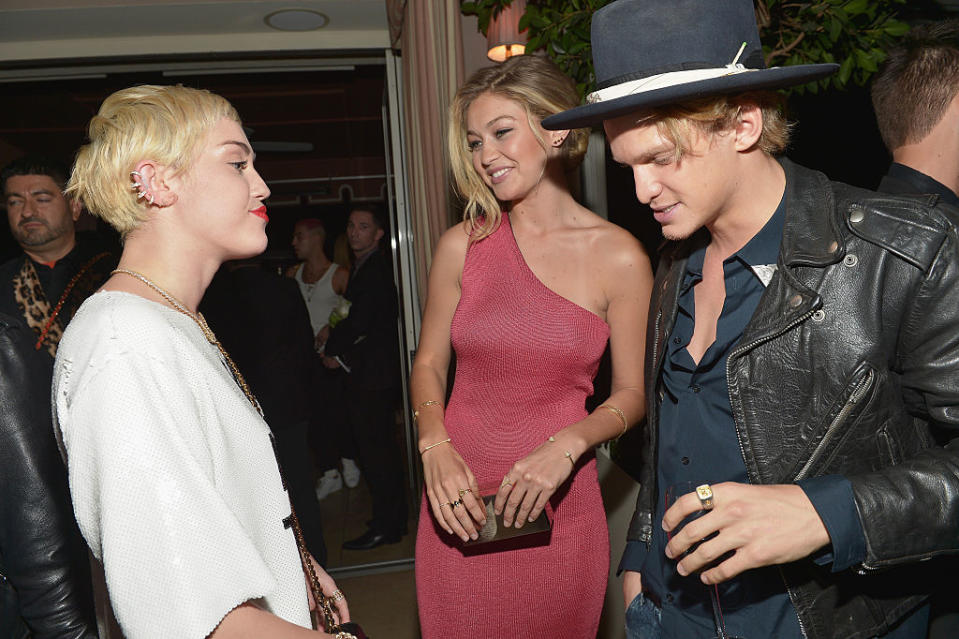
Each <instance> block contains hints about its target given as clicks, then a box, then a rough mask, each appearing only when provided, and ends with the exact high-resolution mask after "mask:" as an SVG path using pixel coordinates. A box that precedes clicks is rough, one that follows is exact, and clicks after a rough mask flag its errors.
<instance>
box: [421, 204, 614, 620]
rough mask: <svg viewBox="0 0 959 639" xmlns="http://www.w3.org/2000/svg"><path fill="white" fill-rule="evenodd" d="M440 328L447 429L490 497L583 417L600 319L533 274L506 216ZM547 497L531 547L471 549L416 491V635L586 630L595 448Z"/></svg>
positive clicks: (597, 534)
mask: <svg viewBox="0 0 959 639" xmlns="http://www.w3.org/2000/svg"><path fill="white" fill-rule="evenodd" d="M450 333H451V339H452V345H453V349H454V350H455V352H456V379H455V381H454V384H453V393H452V396H451V398H450V401H449V405H448V406H447V407H446V430H447V432H448V433H449V436H450V437H451V438H452V443H453V445H454V446H455V447H456V450H457V451H458V452H459V454H460V455H462V457H463V459H464V460H465V462H466V463H467V464H468V465H469V467H470V469H471V470H472V471H473V474H474V475H475V476H476V479H477V482H478V483H479V486H480V487H481V489H483V488H484V487H492V488H493V489H494V490H491V491H488V492H494V491H495V488H497V487H498V486H499V483H500V481H501V480H502V478H503V477H504V476H505V475H506V473H507V471H509V469H510V467H511V466H512V465H513V463H514V462H516V461H517V460H518V459H521V458H523V457H524V456H526V455H527V454H529V453H530V451H532V450H533V449H534V448H536V447H537V446H539V445H540V444H542V443H543V442H544V441H546V439H547V438H548V437H549V436H550V435H552V434H553V433H555V432H556V431H558V430H560V429H561V428H563V427H565V426H567V425H568V424H571V423H574V422H577V421H579V420H581V419H583V418H584V417H585V416H586V408H585V400H586V398H587V397H588V396H589V395H591V394H592V392H593V377H594V376H595V374H596V370H597V367H598V366H599V360H600V357H601V356H602V354H603V351H604V350H605V347H606V343H607V341H608V339H609V326H608V325H607V324H606V322H604V321H603V320H602V319H601V318H600V317H599V316H598V315H595V314H594V313H592V312H590V311H587V310H586V309H584V308H582V307H580V306H578V305H576V304H575V303H573V302H571V301H570V300H568V299H566V298H564V297H561V296H560V295H558V294H557V293H555V292H553V291H552V290H550V289H549V288H547V287H546V285H545V284H543V283H542V282H541V281H540V280H539V279H538V278H537V277H536V276H535V274H534V273H533V272H532V271H531V270H530V268H529V266H528V265H527V264H526V261H525V260H524V259H523V255H522V253H521V252H520V250H519V247H518V245H517V244H516V239H515V237H514V235H513V231H512V228H511V226H510V224H509V219H508V216H507V215H506V214H504V215H503V221H502V223H501V224H500V225H499V228H498V229H497V230H496V231H495V232H493V233H492V234H491V235H489V236H488V237H486V238H485V239H483V240H480V241H479V242H475V243H472V244H471V245H470V247H469V249H468V250H467V254H466V262H465V265H464V268H463V277H462V294H461V297H460V301H459V304H458V306H457V308H456V312H455V314H454V315H453V321H452V326H451V330H450ZM562 454H563V451H562V450H557V455H559V456H560V457H562ZM551 504H552V508H553V527H552V530H551V532H550V533H549V534H548V536H546V535H539V541H538V542H537V544H536V545H531V546H530V545H528V546H527V547H516V546H517V545H514V546H512V547H509V548H508V549H505V550H499V551H496V552H480V553H476V552H474V551H472V550H469V549H467V550H465V552H464V547H463V546H462V544H461V542H460V540H459V538H458V537H456V536H455V535H449V534H447V533H446V532H445V531H444V530H443V529H442V528H440V527H439V526H438V525H437V524H436V522H435V520H434V518H433V514H432V511H431V510H430V508H429V503H428V501H427V500H426V498H425V495H424V499H423V502H422V507H421V508H420V519H419V527H418V532H417V538H416V593H417V600H418V606H419V615H420V626H421V629H422V634H423V637H424V638H425V639H471V638H474V637H475V638H477V639H479V638H482V639H489V638H505V637H529V638H531V639H532V638H536V639H540V638H544V639H545V638H549V639H563V638H565V637H568V638H569V639H585V638H588V637H595V636H596V631H597V628H598V625H599V616H600V612H601V610H602V607H603V599H604V595H605V592H606V580H607V575H608V572H609V536H608V532H607V527H606V515H605V511H604V509H603V501H602V497H601V495H600V491H599V483H598V481H597V476H596V458H595V456H594V455H593V454H591V453H589V454H586V455H583V456H582V458H581V459H580V460H579V462H578V463H577V464H576V467H575V470H574V474H573V475H572V476H571V478H570V479H569V480H567V481H566V482H565V483H564V484H563V485H562V486H561V487H560V489H559V490H558V491H557V492H556V493H555V494H554V495H553V497H552V499H551ZM532 538H533V536H532V535H531V536H529V539H532ZM499 543H503V542H499ZM519 546H522V544H519Z"/></svg>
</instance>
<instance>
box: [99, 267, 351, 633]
mask: <svg viewBox="0 0 959 639" xmlns="http://www.w3.org/2000/svg"><path fill="white" fill-rule="evenodd" d="M116 273H123V274H124V275H129V276H130V277H134V278H136V279H138V280H140V281H141V282H143V283H144V284H146V285H147V286H149V287H150V288H151V289H153V290H154V291H156V292H157V293H158V294H159V295H160V296H161V297H162V298H163V299H165V300H166V301H167V302H168V303H169V304H170V306H172V307H173V308H174V309H176V310H177V311H179V312H181V313H183V314H184V315H186V316H187V317H189V318H190V319H192V320H193V321H194V322H196V324H197V326H199V327H200V331H202V333H203V335H204V336H205V337H206V339H207V341H209V342H210V343H211V344H213V345H214V346H216V348H217V350H218V351H220V354H221V355H223V359H225V360H226V363H227V365H228V366H229V367H230V371H231V372H232V373H233V377H234V379H235V380H236V382H237V384H238V385H239V387H240V390H242V391H243V394H244V395H246V398H247V399H248V400H249V401H250V404H252V405H253V408H255V409H256V411H257V412H258V413H259V414H260V416H261V417H262V416H263V410H262V409H261V408H260V403H259V402H257V401H256V397H254V396H253V392H252V391H251V390H250V387H249V386H248V385H247V383H246V380H245V379H243V375H242V374H240V369H239V368H237V365H236V364H235V363H234V362H233V358H231V357H230V354H229V353H227V352H226V349H225V348H223V345H222V344H220V341H219V340H218V339H217V338H216V335H214V334H213V330H212V329H211V328H210V326H209V324H207V323H206V319H204V317H203V315H202V314H201V313H194V312H193V311H191V310H190V309H188V308H187V307H186V306H184V304H183V303H182V302H181V301H180V300H178V299H177V298H175V297H173V295H171V294H170V293H168V292H167V291H165V290H163V289H162V288H160V286H159V285H158V284H157V283H156V282H154V281H153V280H151V279H149V278H148V277H146V276H145V275H143V274H142V273H138V272H136V271H131V270H129V269H125V268H118V269H115V270H114V271H113V272H111V273H110V274H111V275H113V274H116ZM277 470H279V472H280V474H281V477H282V473H283V469H282V468H280V466H279V464H277ZM285 485H286V481H285V480H284V486H285ZM287 496H289V490H287ZM290 524H291V526H292V528H293V539H294V540H295V541H296V550H297V552H298V553H299V555H300V563H301V564H302V565H303V571H304V572H305V573H306V575H307V577H308V578H309V582H310V590H311V591H312V592H313V599H314V601H316V608H317V610H318V611H321V612H322V614H323V627H324V628H325V629H326V632H329V633H331V632H336V631H337V630H338V629H339V627H338V626H337V623H336V618H335V617H334V616H333V598H332V597H327V596H326V595H324V594H323V588H322V587H321V586H320V579H319V577H317V576H316V570H315V569H314V568H313V562H312V561H310V553H309V551H308V550H307V549H306V542H305V541H304V539H303V529H302V528H301V527H300V520H299V518H298V517H297V516H296V511H295V510H294V509H293V500H292V498H291V499H290Z"/></svg>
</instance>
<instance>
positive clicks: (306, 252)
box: [286, 218, 360, 501]
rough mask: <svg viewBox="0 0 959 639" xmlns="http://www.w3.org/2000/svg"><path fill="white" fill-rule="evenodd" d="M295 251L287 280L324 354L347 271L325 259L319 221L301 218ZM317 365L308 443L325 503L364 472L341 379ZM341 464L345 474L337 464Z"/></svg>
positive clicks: (318, 492)
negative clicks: (343, 400)
mask: <svg viewBox="0 0 959 639" xmlns="http://www.w3.org/2000/svg"><path fill="white" fill-rule="evenodd" d="M291 243H292V245H293V251H294V253H295V254H296V257H297V259H299V260H302V261H301V262H300V263H299V264H297V265H295V266H292V267H290V269H289V270H288V271H287V273H286V274H287V276H288V277H291V278H293V280H295V281H296V284H297V286H298V287H299V290H300V295H302V296H303V302H304V303H305V304H306V308H307V311H308V312H309V314H310V325H311V326H312V328H313V346H314V349H315V350H316V353H322V352H323V348H324V346H325V345H326V340H327V338H328V337H329V335H330V324H329V321H330V313H332V312H333V309H334V308H336V307H337V305H338V304H339V303H340V301H341V299H342V295H343V294H344V293H345V292H346V284H347V281H348V280H349V269H346V268H343V267H342V266H340V265H339V264H337V263H336V262H332V261H330V258H329V257H327V255H326V250H325V245H326V228H325V227H324V226H323V222H321V221H320V220H319V219H317V218H306V219H303V220H300V221H299V222H297V223H296V224H295V225H294V226H293V241H292V242H291ZM311 359H312V361H313V363H314V364H315V366H314V367H313V371H312V386H313V392H314V393H315V397H314V401H313V402H312V406H311V408H312V418H311V420H310V422H311V423H310V445H311V446H312V448H313V453H314V456H315V459H316V467H317V470H318V471H319V474H320V477H319V479H318V480H317V482H316V498H317V499H318V500H321V501H322V500H323V499H325V498H326V497H327V495H329V494H330V493H334V492H336V491H338V490H340V489H341V488H342V487H343V483H344V482H345V483H346V486H347V487H348V488H355V487H356V486H357V484H359V483H360V469H359V467H358V466H357V465H356V461H354V457H355V452H354V450H353V445H352V438H351V437H349V436H348V433H347V432H346V427H345V421H346V418H345V416H344V414H343V408H342V406H341V405H340V404H341V403H340V402H339V401H338V400H339V397H340V394H341V389H340V385H339V382H340V376H339V374H338V372H337V371H331V370H328V369H327V368H326V367H324V366H323V364H322V358H321V355H318V354H315V353H314V354H313V357H312V358H311ZM341 463H342V465H343V472H342V474H341V473H340V470H339V465H340V464H341Z"/></svg>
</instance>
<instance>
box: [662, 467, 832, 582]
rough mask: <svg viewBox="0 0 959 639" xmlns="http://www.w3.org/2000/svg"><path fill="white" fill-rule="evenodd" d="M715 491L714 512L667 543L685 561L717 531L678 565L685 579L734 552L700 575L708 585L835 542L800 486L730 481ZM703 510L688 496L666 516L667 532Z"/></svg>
mask: <svg viewBox="0 0 959 639" xmlns="http://www.w3.org/2000/svg"><path fill="white" fill-rule="evenodd" d="M712 489H713V508H712V510H711V511H710V512H708V513H706V514H705V515H703V516H702V517H700V518H698V519H695V520H693V521H690V522H688V523H686V524H685V525H683V526H682V527H681V528H679V529H678V530H676V531H675V532H673V535H672V539H671V540H670V542H669V543H668V544H667V545H666V556H667V557H669V558H670V559H673V558H676V557H682V555H683V553H684V552H686V551H687V550H688V549H689V547H690V546H692V545H693V544H695V543H697V542H699V541H700V540H702V539H705V538H706V537H709V536H710V535H712V534H713V533H718V534H717V535H716V536H715V537H714V538H712V539H710V540H708V541H704V542H703V543H702V544H700V546H699V547H698V548H697V549H696V550H695V551H694V552H692V553H690V554H689V555H688V556H686V557H683V558H682V560H681V561H680V562H679V563H678V564H677V566H676V570H677V571H678V572H679V574H681V575H689V574H692V573H694V572H696V571H698V570H702V569H703V568H704V567H705V566H711V564H712V563H713V562H715V561H716V560H717V559H719V558H720V557H722V556H723V555H726V554H727V553H730V552H732V553H733V554H732V556H730V557H728V558H727V559H725V560H724V561H722V562H721V563H719V564H718V565H715V566H711V567H710V568H709V569H708V570H705V571H704V572H703V573H702V574H701V575H700V580H701V581H702V582H703V583H704V584H717V583H721V582H723V581H726V580H728V579H731V578H732V577H735V576H736V575H738V574H739V573H741V572H743V571H746V570H750V569H752V568H759V567H761V566H771V565H775V564H784V563H788V562H790V561H795V560H797V559H801V558H803V557H807V556H809V555H811V554H812V553H814V552H816V551H817V550H819V549H820V548H822V547H823V546H825V545H826V544H828V543H829V542H830V540H829V534H828V533H827V532H826V527H825V525H824V524H823V522H822V520H821V519H820V518H819V514H818V513H817V512H816V509H815V508H813V505H812V503H811V502H810V501H809V499H808V498H807V497H806V493H805V492H804V491H803V489H802V488H800V487H799V486H794V485H775V486H754V485H749V484H737V483H733V482H725V483H722V484H717V485H714V486H712ZM700 509H702V505H701V504H700V502H699V499H698V498H697V497H696V494H695V493H688V494H686V495H683V496H682V497H680V498H679V499H678V500H676V503H674V504H673V505H672V507H670V509H669V510H667V511H666V514H665V515H664V516H663V529H664V530H665V531H666V532H667V533H668V532H671V531H673V530H674V529H675V528H677V527H679V526H680V525H681V524H682V522H683V520H684V519H685V518H686V517H688V516H689V515H690V514H692V513H695V512H696V511H697V510H700Z"/></svg>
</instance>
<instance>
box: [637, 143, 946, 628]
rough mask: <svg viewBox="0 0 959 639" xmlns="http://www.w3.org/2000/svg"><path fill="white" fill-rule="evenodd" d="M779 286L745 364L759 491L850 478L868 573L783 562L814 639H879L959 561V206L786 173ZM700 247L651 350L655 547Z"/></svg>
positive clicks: (652, 335)
mask: <svg viewBox="0 0 959 639" xmlns="http://www.w3.org/2000/svg"><path fill="white" fill-rule="evenodd" d="M782 164H783V168H784V169H785V171H786V194H785V198H786V223H785V229H784V231H783V240H782V246H781V249H780V254H779V260H778V265H777V271H776V274H775V275H774V276H773V278H772V280H771V281H770V283H769V286H768V287H767V288H766V291H765V293H764V294H763V296H762V298H761V300H760V302H759V306H758V307H757V309H756V311H755V313H754V314H753V317H752V319H751V320H750V322H749V324H748V325H747V326H746V329H745V331H744V333H743V337H742V340H741V341H740V343H739V345H737V346H736V347H735V348H734V349H733V351H732V352H731V354H730V356H729V359H728V364H727V375H728V384H729V398H730V403H731V405H732V410H733V417H734V419H735V422H736V431H737V434H738V437H739V442H740V445H741V447H742V455H743V460H744V461H745V464H746V469H747V472H748V474H749V479H750V482H752V483H755V484H782V483H787V484H788V483H793V482H795V481H797V480H799V479H802V478H804V477H812V476H821V475H826V474H841V475H844V476H846V477H847V478H848V479H849V480H850V481H851V482H852V486H853V492H854V496H855V502H856V508H857V509H858V512H859V517H860V520H861V522H862V525H863V532H864V534H865V539H866V556H865V560H864V561H863V563H862V565H861V566H859V567H857V569H854V570H846V571H840V572H838V573H833V572H831V571H830V567H829V566H826V567H820V566H817V565H815V564H814V563H813V561H812V560H811V559H806V560H802V561H798V562H794V563H792V564H788V565H784V566H782V567H781V572H782V575H783V579H784V580H785V583H786V586H787V588H788V591H789V596H790V598H791V600H792V602H793V605H794V607H795V608H796V611H797V613H798V615H799V619H800V625H801V627H802V629H803V632H804V634H805V635H806V636H807V637H809V638H814V639H820V638H826V637H828V638H837V639H838V638H840V637H842V638H863V639H864V638H867V637H874V636H876V635H878V634H882V633H884V632H886V631H887V630H888V629H889V627H890V624H893V623H895V621H896V620H898V619H900V618H901V617H902V616H904V615H905V614H907V613H909V612H910V611H912V610H914V609H915V608H916V607H917V606H918V605H920V604H921V603H922V601H923V600H924V599H925V598H926V596H927V595H928V593H929V592H930V590H931V589H932V588H934V587H935V582H934V581H932V579H933V578H932V577H931V576H930V574H931V573H932V571H934V570H935V568H936V563H937V562H935V561H932V562H922V560H924V559H929V558H932V557H935V556H936V555H940V554H944V553H951V552H956V551H957V550H959V438H957V435H959V431H957V426H959V232H957V226H959V211H956V209H953V208H951V207H948V206H944V205H940V206H935V204H936V197H935V196H928V197H926V196H923V197H921V198H920V197H906V196H889V195H880V194H877V193H873V192H870V191H865V190H861V189H857V188H854V187H851V186H847V185H844V184H839V183H836V182H830V181H829V180H828V179H827V178H826V176H824V175H822V174H821V173H817V172H814V171H810V170H808V169H804V168H802V167H799V166H797V165H795V164H792V163H790V162H789V161H786V160H784V161H783V162H782ZM689 246H690V243H679V244H675V245H671V246H670V247H669V249H668V250H667V251H666V252H664V254H663V258H662V261H661V263H660V266H659V268H658V270H657V274H656V281H655V284H654V288H653V295H652V302H651V307H650V315H649V324H648V335H647V351H646V371H645V372H646V396H647V398H649V401H648V411H647V422H646V425H645V426H644V427H643V428H644V430H643V432H642V433H641V437H640V438H639V439H640V440H642V447H643V453H642V455H643V457H644V459H643V461H644V463H643V464H642V469H641V477H640V481H641V484H642V488H641V490H640V494H639V497H638V499H637V505H636V512H635V513H634V515H633V520H632V522H631V524H630V529H629V534H628V539H630V540H632V541H642V542H645V543H647V544H648V543H649V539H650V534H651V530H652V529H651V526H652V512H653V508H652V505H653V500H654V499H655V495H656V485H655V484H656V467H655V461H656V460H655V451H656V447H657V441H656V440H657V428H658V420H659V404H660V401H661V397H662V395H661V393H662V390H661V383H660V374H659V373H660V370H661V367H662V365H663V353H664V352H665V349H664V348H663V345H664V344H665V342H666V340H667V339H668V337H669V334H670V332H671V330H672V328H673V325H674V323H675V319H676V312H677V301H678V296H679V284H680V282H681V278H682V274H683V272H684V270H685V265H686V259H687V257H688V254H689Z"/></svg>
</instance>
